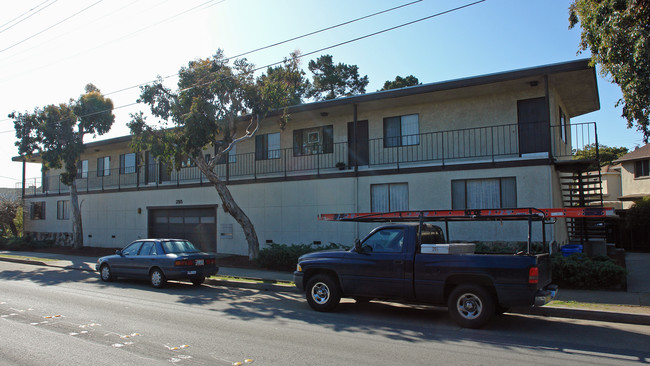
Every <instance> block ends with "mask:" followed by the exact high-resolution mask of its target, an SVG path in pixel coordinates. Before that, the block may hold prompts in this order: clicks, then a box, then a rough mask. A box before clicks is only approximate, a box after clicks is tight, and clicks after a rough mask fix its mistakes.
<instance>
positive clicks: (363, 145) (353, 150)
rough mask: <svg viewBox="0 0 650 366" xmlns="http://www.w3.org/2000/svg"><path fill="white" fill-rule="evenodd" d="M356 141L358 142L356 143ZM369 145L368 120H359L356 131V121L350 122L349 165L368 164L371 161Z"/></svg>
mask: <svg viewBox="0 0 650 366" xmlns="http://www.w3.org/2000/svg"><path fill="white" fill-rule="evenodd" d="M355 142H356V143H355ZM369 151H370V149H369V147H368V121H357V128H356V131H355V128H354V122H348V162H349V165H350V166H351V167H352V166H355V164H358V165H360V166H363V165H368V162H369V161H370V157H369Z"/></svg>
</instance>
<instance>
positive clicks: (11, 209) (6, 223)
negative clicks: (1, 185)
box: [0, 195, 21, 237]
mask: <svg viewBox="0 0 650 366" xmlns="http://www.w3.org/2000/svg"><path fill="white" fill-rule="evenodd" d="M20 206H21V203H20V199H18V197H16V196H13V195H0V227H2V228H3V229H4V230H3V234H4V231H5V230H6V229H7V228H8V229H9V230H10V231H11V235H13V236H14V237H17V236H18V228H17V227H16V223H15V222H14V220H16V215H17V214H18V211H19V210H18V209H19V208H20Z"/></svg>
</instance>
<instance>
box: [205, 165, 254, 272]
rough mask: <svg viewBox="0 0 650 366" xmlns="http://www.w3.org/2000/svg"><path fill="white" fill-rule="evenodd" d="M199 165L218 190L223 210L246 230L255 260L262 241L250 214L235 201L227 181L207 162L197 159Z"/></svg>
mask: <svg viewBox="0 0 650 366" xmlns="http://www.w3.org/2000/svg"><path fill="white" fill-rule="evenodd" d="M197 165H198V166H199V168H200V169H201V168H203V169H201V171H203V174H205V176H206V177H207V178H208V180H209V181H210V183H212V185H214V188H215V189H216V190H217V193H218V194H219V198H221V202H222V203H223V210H224V211H226V212H227V213H228V214H230V216H232V217H233V218H234V219H235V220H236V221H237V223H238V224H239V225H240V226H241V228H242V230H244V235H245V236H246V242H247V243H248V259H250V260H253V259H255V258H257V255H258V253H259V251H260V243H259V240H258V239H257V233H256V232H255V227H254V226H253V223H252V222H251V220H250V219H249V218H248V216H246V214H245V213H244V211H243V210H242V209H241V207H239V205H238V204H237V202H235V199H234V198H233V196H232V194H230V190H229V189H228V186H227V185H226V183H224V182H223V181H221V180H220V179H219V176H217V174H216V173H215V172H213V171H212V170H211V169H208V168H207V164H205V162H198V161H197Z"/></svg>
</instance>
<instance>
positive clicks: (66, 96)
mask: <svg viewBox="0 0 650 366" xmlns="http://www.w3.org/2000/svg"><path fill="white" fill-rule="evenodd" d="M475 1H476V0H464V1H463V0H420V1H415V0H395V1H388V0H356V1H341V0H329V1H326V2H325V1H315V0H314V1H312V0H273V1H270V0H183V1H177V0H167V1H165V0H159V1H155V0H110V1H108V0H103V1H102V0H86V1H80V0H21V1H3V2H1V3H0V187H8V188H15V187H16V185H17V184H19V183H20V182H21V179H22V164H21V163H19V162H12V161H11V158H12V157H14V156H17V155H18V149H17V147H16V146H15V142H16V137H15V131H14V129H13V121H12V120H11V119H9V118H8V117H7V115H8V114H10V113H11V112H13V111H16V112H21V113H22V112H26V111H27V112H32V111H33V110H34V108H36V107H44V106H46V105H48V104H58V103H62V102H68V101H69V100H70V99H77V98H78V97H79V96H80V95H81V94H83V92H84V87H85V85H86V84H88V83H93V84H94V85H95V86H97V87H98V88H99V89H100V90H101V91H102V93H104V94H105V95H106V96H107V97H109V98H111V99H112V100H113V103H114V106H115V110H114V114H115V116H116V121H115V124H114V125H113V128H112V129H111V131H110V132H109V133H108V134H105V135H103V136H97V137H96V138H93V137H92V136H89V137H87V138H86V139H85V140H84V141H85V142H92V141H99V140H102V139H106V138H113V137H119V136H124V135H128V133H129V131H128V128H127V127H126V124H127V122H128V121H129V120H130V117H129V114H130V113H135V112H138V111H140V110H143V111H144V110H146V107H145V106H143V105H138V104H137V103H136V100H137V98H138V95H139V88H138V87H137V85H140V84H143V83H146V82H149V81H152V80H155V79H156V77H157V76H158V75H160V76H163V77H168V76H169V78H168V79H166V85H167V86H169V87H171V88H173V89H174V87H175V82H176V80H175V78H174V77H173V75H175V74H176V73H177V72H178V70H179V69H180V68H181V67H183V66H186V65H187V63H188V62H189V61H191V60H195V59H199V58H207V57H210V56H211V55H213V54H214V53H215V51H216V50H217V49H218V48H221V49H223V50H224V52H225V55H226V56H229V57H232V56H236V55H239V54H242V53H245V52H248V51H251V50H255V49H258V48H260V47H265V46H269V45H273V44H276V43H278V42H282V41H285V40H288V39H292V38H294V37H298V36H301V35H304V34H308V33H311V32H314V31H317V30H320V29H323V28H327V27H331V26H334V25H337V24H340V23H344V22H347V21H350V20H353V19H356V18H360V17H364V16H367V15H370V14H374V13H377V12H381V11H384V10H387V9H391V8H394V7H398V6H400V5H405V6H403V7H401V8H399V9H396V10H392V11H388V12H385V13H382V14H380V15H376V16H372V17H368V18H366V19H363V20H360V21H357V22H354V23H351V24H347V25H345V26H341V27H337V28H334V29H331V30H328V31H325V32H322V33H318V34H315V35H311V36H307V37H303V38H299V39H296V40H293V41H290V42H286V43H283V44H280V45H277V46H273V47H269V48H266V49H264V50H261V51H257V52H253V53H250V54H247V55H246V56H245V57H246V58H247V59H248V60H249V61H250V62H252V63H254V64H255V65H257V66H265V65H269V64H273V63H276V62H278V61H281V60H282V59H283V58H284V57H287V56H288V55H289V54H290V53H291V52H292V51H294V50H300V51H301V52H302V53H303V54H307V53H310V52H314V51H319V50H321V49H323V48H327V47H331V46H334V45H337V44H340V43H343V42H346V41H350V40H353V39H356V38H359V37H363V36H366V35H370V34H373V33H375V32H379V31H382V30H384V29H388V28H392V27H395V26H399V25H402V24H405V23H409V22H412V21H415V20H418V19H421V18H425V17H428V16H431V15H434V14H438V13H442V12H447V11H449V10H452V9H454V8H458V7H461V6H465V5H468V4H472V3H473V2H475ZM570 3H571V1H570V0H485V1H482V2H479V3H476V4H474V5H470V6H467V7H464V8H462V9H459V10H455V11H451V12H448V13H445V14H442V15H439V16H435V17H432V18H430V19H427V20H423V21H420V22H416V23H413V24H410V25H406V26H403V27H400V28H397V29H394V30H391V31H387V32H384V33H381V34H378V35H374V36H371V37H367V38H363V39H360V40H358V41H354V42H350V43H347V44H344V45H341V46H338V47H334V48H330V49H326V50H323V51H320V52H316V53H314V54H312V55H308V56H306V57H305V59H304V60H303V64H302V65H303V68H304V69H305V70H306V71H307V72H308V70H307V68H306V65H307V63H308V61H309V60H312V59H315V58H317V57H318V56H320V55H322V54H331V55H333V59H334V61H335V62H343V63H346V64H353V65H357V66H358V67H359V72H360V74H361V75H368V77H369V79H370V84H369V85H368V87H367V88H366V91H367V92H373V91H376V90H378V89H380V88H381V87H382V86H383V83H384V82H385V81H386V80H394V79H395V76H397V75H400V76H403V77H404V76H407V75H414V76H416V77H417V78H418V79H419V80H420V81H421V82H423V83H433V82H441V81H446V80H453V79H458V78H466V77H472V76H478V75H484V74H492V73H496V72H503V71H510V70H516V69H522V68H528V67H535V66H541V65H548V64H554V63H559V62H566V61H572V60H577V59H584V58H588V57H590V54H589V52H588V51H585V52H582V53H579V42H580V28H579V27H576V28H574V29H568V25H569V22H568V8H569V4H570ZM406 4H408V5H406ZM597 70H599V68H598V67H597ZM308 75H309V72H308ZM598 88H599V96H600V105H601V109H600V110H599V111H596V112H592V113H589V114H586V115H583V116H578V117H575V118H572V119H571V123H579V122H596V123H597V128H598V138H599V143H600V144H605V145H607V146H624V147H627V148H629V149H634V148H635V147H636V146H642V145H643V142H642V134H641V133H640V132H638V131H636V129H634V128H632V129H628V128H627V127H626V121H625V119H624V118H622V117H621V108H620V107H615V104H616V102H617V101H618V100H619V99H620V98H621V92H620V89H619V87H618V86H617V85H616V84H613V83H611V82H610V81H609V80H608V79H606V78H603V76H601V75H600V73H599V75H598ZM26 176H27V178H28V179H29V178H35V177H38V176H40V165H39V164H27V171H26Z"/></svg>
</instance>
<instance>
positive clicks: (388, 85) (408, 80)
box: [379, 75, 422, 91]
mask: <svg viewBox="0 0 650 366" xmlns="http://www.w3.org/2000/svg"><path fill="white" fill-rule="evenodd" d="M416 85H422V83H421V82H420V80H418V78H416V77H415V76H413V75H409V76H407V77H405V78H403V77H401V76H399V75H397V76H396V77H395V80H393V81H390V80H386V82H385V83H384V87H383V88H381V89H380V90H379V91H382V90H390V89H399V88H406V87H407V86H416Z"/></svg>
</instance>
